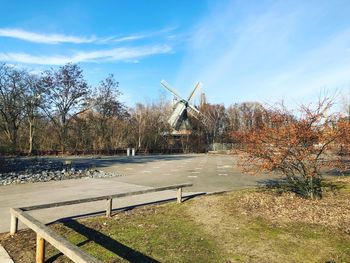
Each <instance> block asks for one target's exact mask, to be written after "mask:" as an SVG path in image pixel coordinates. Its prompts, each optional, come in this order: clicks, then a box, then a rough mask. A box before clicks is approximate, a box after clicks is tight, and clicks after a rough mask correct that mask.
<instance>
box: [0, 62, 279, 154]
mask: <svg viewBox="0 0 350 263" xmlns="http://www.w3.org/2000/svg"><path fill="white" fill-rule="evenodd" d="M121 94H122V93H121V91H120V88H119V82H118V81H117V80H116V79H115V77H114V76H113V75H111V74H110V75H107V76H106V78H105V79H103V80H101V81H100V82H99V84H98V85H96V86H91V85H89V83H88V82H87V80H86V79H85V77H84V74H83V70H82V69H81V68H80V67H79V65H76V64H72V63H69V64H66V65H63V66H61V67H58V68H51V69H48V70H45V71H43V72H42V73H41V74H31V73H29V72H28V71H27V70H25V69H19V68H16V67H13V66H10V65H8V64H6V63H2V64H0V153H2V154H29V155H31V154H53V153H56V154H58V153H71V154H88V153H93V154H97V153H104V154H115V153H118V152H120V151H123V149H125V148H126V147H135V148H136V149H138V150H140V151H144V152H150V153H152V152H160V153H167V152H205V151H207V150H210V149H211V145H213V143H223V144H224V143H226V144H237V143H242V138H241V136H240V134H241V133H242V132H247V131H255V130H257V129H259V128H261V127H265V126H266V125H271V123H272V121H271V116H273V114H272V112H273V110H272V109H269V108H267V107H265V106H263V105H262V104H260V103H257V102H245V103H234V104H232V105H230V106H229V107H225V106H224V105H221V104H211V103H207V102H206V101H205V100H204V102H202V103H201V104H200V105H199V109H200V111H201V113H202V114H203V115H204V116H205V117H206V118H205V121H203V120H201V119H200V118H199V119H197V118H195V117H193V116H190V118H191V124H192V133H191V134H187V135H183V136H176V135H173V133H172V132H173V130H172V128H171V127H170V125H169V124H168V123H167V120H168V118H169V117H170V115H171V113H172V107H173V105H172V103H171V102H169V101H167V100H166V99H164V98H159V99H157V100H155V101H154V102H151V103H137V104H136V105H135V106H134V107H127V106H126V105H125V104H124V103H123V102H121V100H120V96H121Z"/></svg>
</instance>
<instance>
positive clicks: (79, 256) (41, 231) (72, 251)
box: [10, 183, 192, 263]
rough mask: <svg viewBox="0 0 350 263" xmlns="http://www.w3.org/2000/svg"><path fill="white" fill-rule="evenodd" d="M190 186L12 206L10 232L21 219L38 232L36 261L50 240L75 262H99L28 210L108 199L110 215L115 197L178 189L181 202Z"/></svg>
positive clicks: (107, 207) (42, 257)
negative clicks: (183, 192)
mask: <svg viewBox="0 0 350 263" xmlns="http://www.w3.org/2000/svg"><path fill="white" fill-rule="evenodd" d="M190 186H192V184H190V183H185V184H177V185H170V186H163V187H158V188H151V189H147V190H140V191H133V192H126V193H120V194H113V195H104V196H98V197H90V198H83V199H76V200H70V201H64V202H56V203H49V204H43V205H35V206H28V207H22V208H11V209H10V213H11V227H10V234H11V235H14V234H16V233H17V231H18V221H19V220H20V221H21V222H22V223H24V224H25V225H26V226H27V227H29V228H30V229H32V230H33V231H34V232H35V233H36V235H37V238H36V262H37V263H43V262H44V261H45V241H47V242H49V243H50V244H51V245H53V246H54V247H55V248H57V249H58V250H59V251H61V252H62V253H63V254H65V255H66V256H67V257H68V258H69V259H71V260H72V261H74V262H79V263H96V262H99V261H98V260H97V259H95V258H94V257H92V256H91V255H89V254H87V253H86V252H84V251H83V250H81V249H80V248H79V247H77V246H75V245H73V244H71V243H70V242H69V241H67V240H66V239H64V238H62V237H61V236H59V235H58V234H56V233H55V232H54V231H53V230H51V229H50V228H49V227H47V226H46V225H45V224H43V223H41V222H39V221H38V220H37V219H35V218H34V217H33V216H31V215H29V214H28V213H27V211H33V210H38V209H45V208H52V207H59V206H67V205H74V204H81V203H89V202H95V201H101V200H106V201H107V203H106V216H108V217H110V216H111V214H112V205H113V203H112V202H113V199H114V198H120V197H126V196H132V195H141V194H146V193H153V192H160V191H166V190H174V189H177V202H178V203H181V202H182V188H184V187H190Z"/></svg>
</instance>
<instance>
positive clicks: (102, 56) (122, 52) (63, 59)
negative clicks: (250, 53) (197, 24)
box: [0, 45, 172, 65]
mask: <svg viewBox="0 0 350 263" xmlns="http://www.w3.org/2000/svg"><path fill="white" fill-rule="evenodd" d="M171 51H172V49H171V47H169V46H167V45H156V46H146V47H123V48H114V49H108V50H97V51H81V52H77V53H75V54H73V55H71V56H59V55H57V56H37V55H30V54H27V53H0V61H1V60H2V61H8V62H17V63H26V64H39V65H62V64H65V63H68V62H73V63H78V62H106V61H107V62H108V61H138V59H140V58H143V57H147V56H151V55H157V54H165V53H170V52H171Z"/></svg>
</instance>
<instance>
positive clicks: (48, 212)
mask: <svg viewBox="0 0 350 263" xmlns="http://www.w3.org/2000/svg"><path fill="white" fill-rule="evenodd" d="M74 162H75V163H77V164H79V165H82V166H88V165H89V166H91V165H93V166H96V167H98V169H104V170H106V171H115V172H119V173H122V174H124V176H121V177H112V178H105V179H91V178H83V179H75V180H65V181H51V182H46V183H32V184H22V185H9V186H0V233H1V232H7V231H8V230H9V222H10V215H9V208H10V207H24V206H30V205H36V204H44V203H50V202H58V201H66V200H72V199H79V198H85V197H93V196H100V195H107V194H115V193H122V192H129V191H135V190H143V189H148V188H150V187H156V186H164V185H170V184H176V183H185V182H192V183H193V184H194V187H192V188H189V189H185V191H188V192H192V193H193V192H213V191H225V190H231V189H239V188H244V187H249V186H253V185H256V184H257V182H258V181H262V180H265V179H267V177H266V176H260V177H253V176H249V175H243V174H242V173H240V172H239V170H238V169H237V168H235V163H234V159H233V158H232V157H231V156H224V155H217V156H211V155H175V156H174V155H171V156H147V157H135V158H126V157H125V158H123V157H106V158H101V159H91V158H74ZM175 195H176V194H175V192H174V191H165V192H158V193H150V194H144V195H139V196H132V197H126V198H120V199H118V200H116V201H114V202H113V204H114V207H113V208H120V207H126V206H132V205H137V204H142V203H148V202H155V201H159V200H165V199H169V198H174V197H175ZM105 207H106V202H105V201H99V202H94V203H86V204H79V205H73V206H66V207H59V208H50V209H44V210H38V211H33V212H31V213H32V214H33V215H34V216H35V217H36V218H38V219H39V220H41V221H42V222H45V223H48V222H52V221H54V220H57V219H59V218H64V217H69V216H73V215H83V214H89V213H94V212H97V211H102V210H104V209H105Z"/></svg>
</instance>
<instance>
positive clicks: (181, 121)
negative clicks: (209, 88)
mask: <svg viewBox="0 0 350 263" xmlns="http://www.w3.org/2000/svg"><path fill="white" fill-rule="evenodd" d="M160 84H161V85H162V86H163V87H164V88H166V89H167V90H169V91H170V92H171V93H172V94H173V95H174V97H175V100H176V101H177V102H176V103H175V105H174V110H173V113H172V114H171V116H170V118H169V120H168V123H169V124H170V125H171V127H173V128H174V129H175V130H176V131H178V130H191V125H190V122H189V119H188V115H187V114H188V113H191V115H193V116H194V117H196V118H198V116H200V115H201V114H200V111H199V110H198V109H197V108H196V107H195V106H194V105H193V100H194V97H195V95H196V92H197V91H198V90H199V89H200V87H201V83H200V82H198V83H197V84H196V85H195V87H194V89H193V91H192V92H191V93H190V95H189V96H188V98H187V99H184V98H183V97H181V96H180V95H179V94H178V93H177V92H176V90H175V89H174V88H172V87H171V86H170V85H169V84H168V83H167V82H166V81H165V80H162V81H161V82H160Z"/></svg>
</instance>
